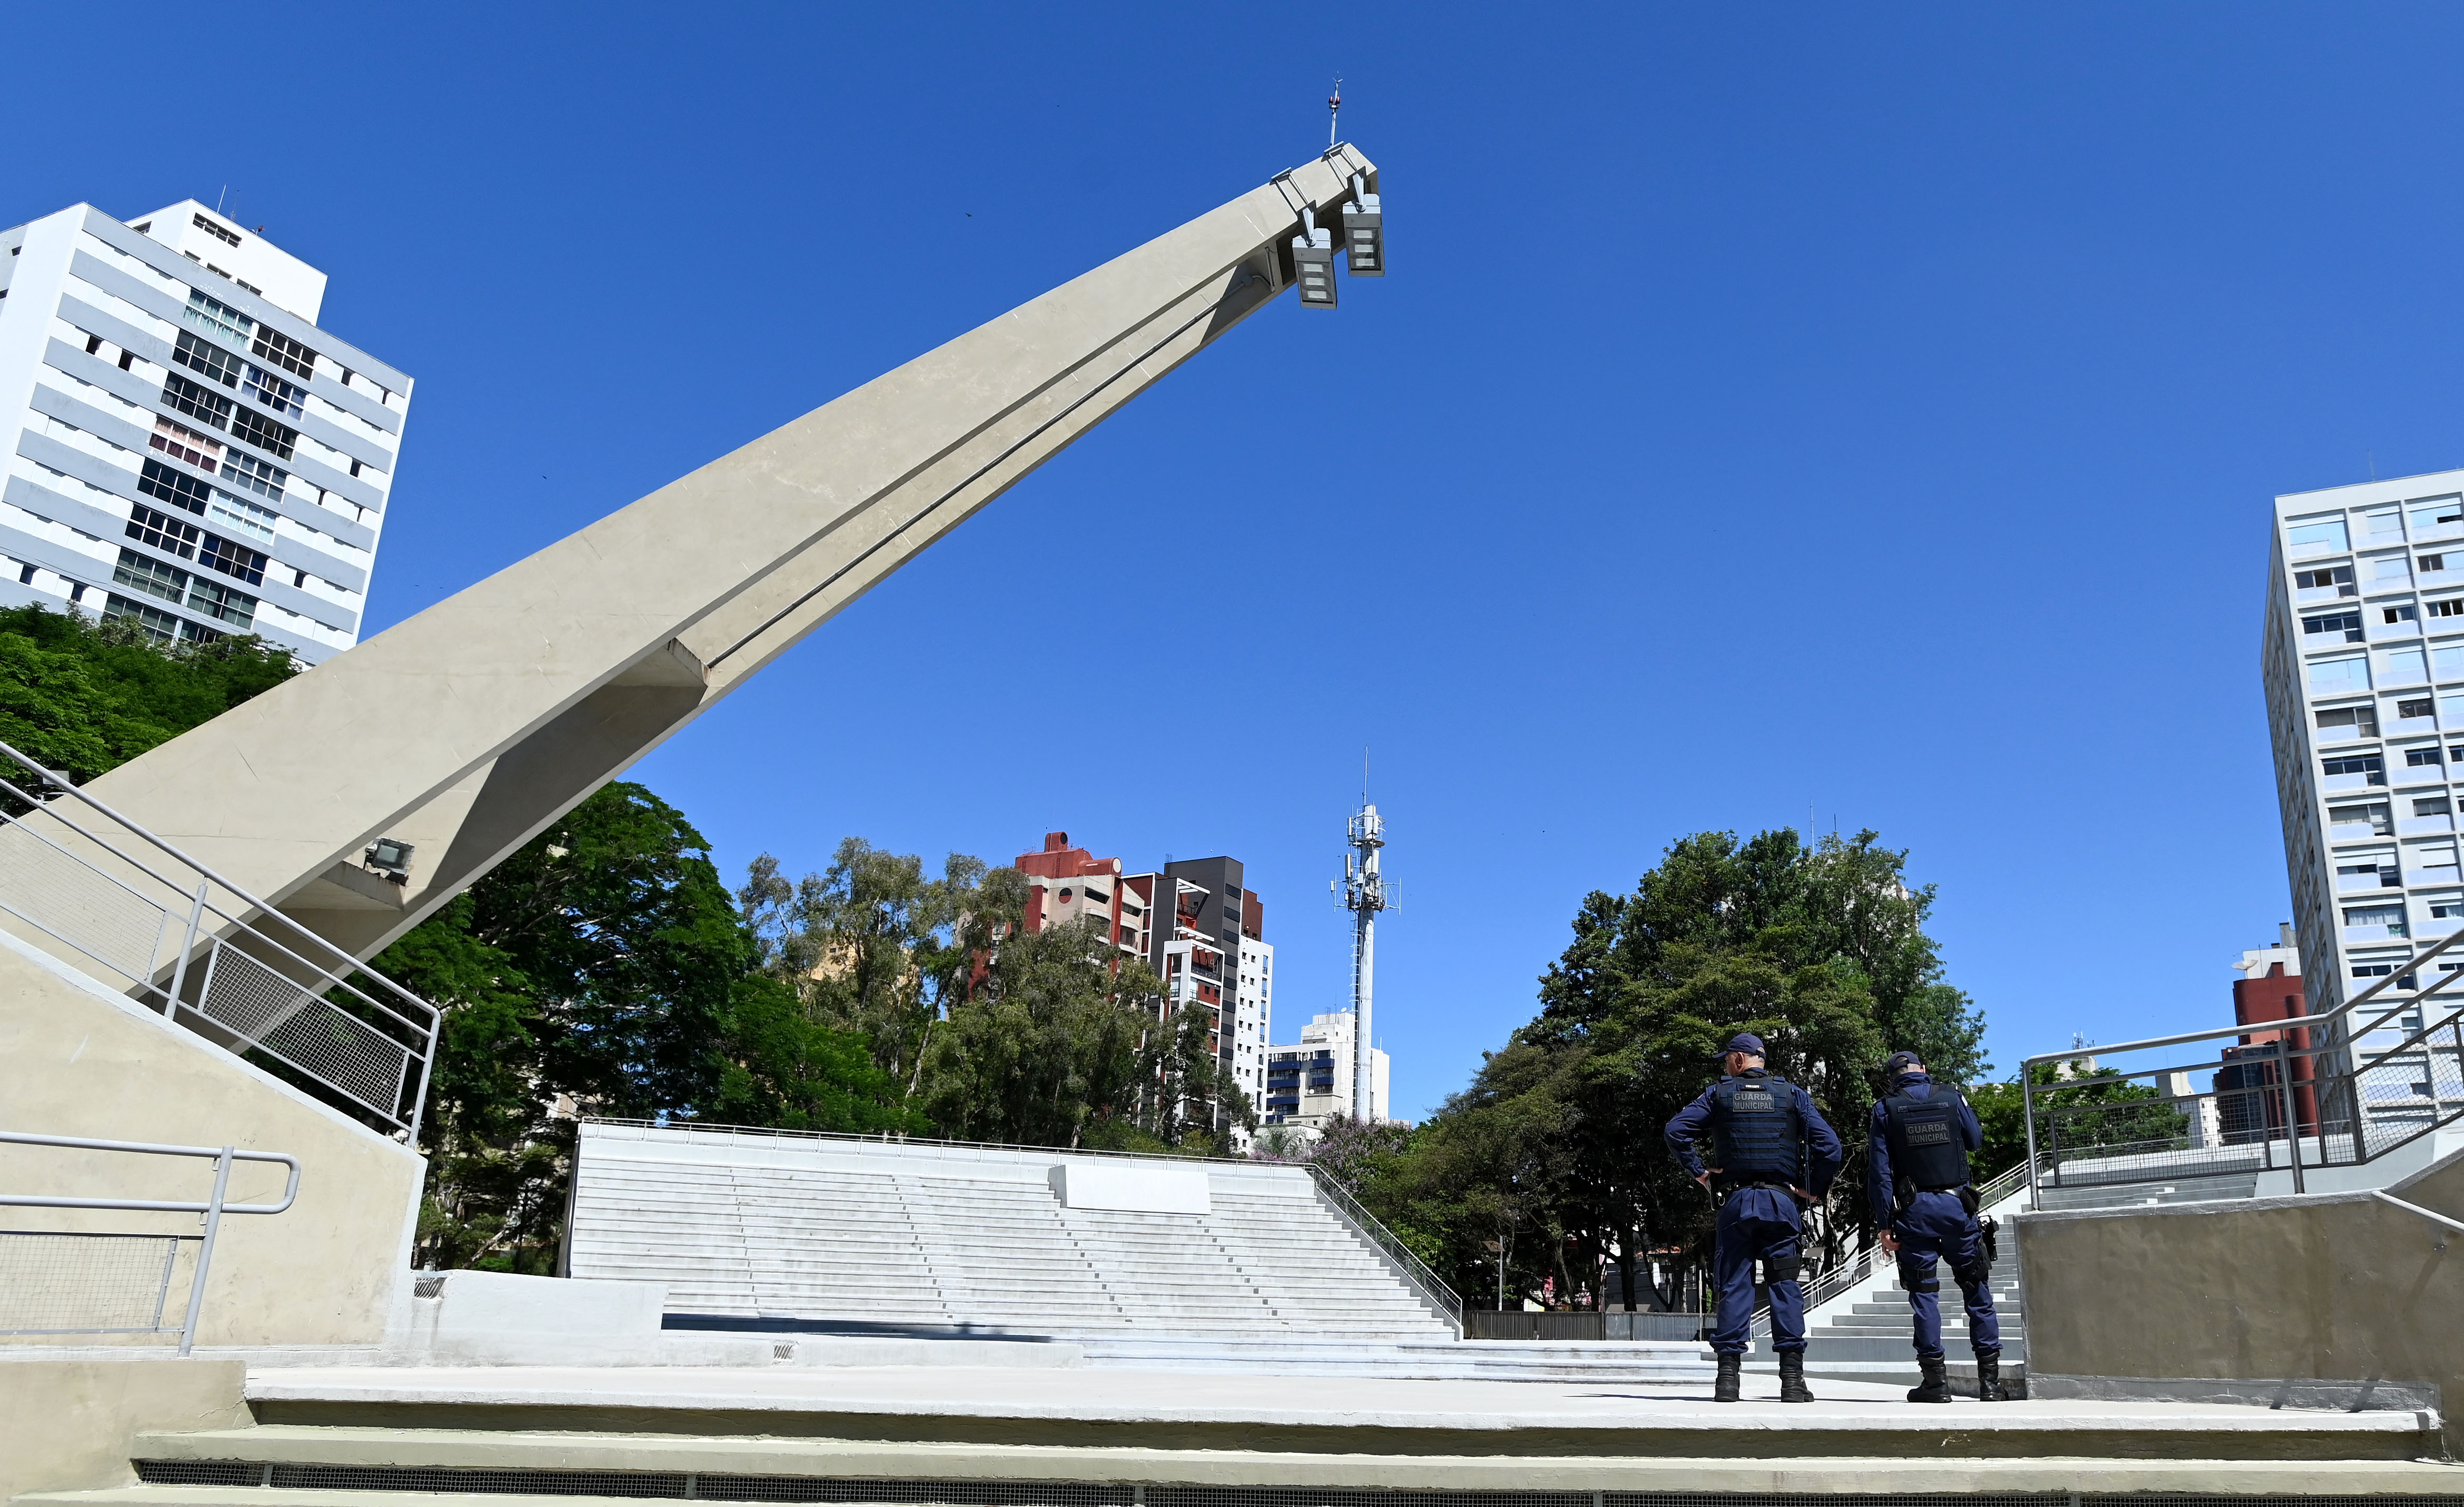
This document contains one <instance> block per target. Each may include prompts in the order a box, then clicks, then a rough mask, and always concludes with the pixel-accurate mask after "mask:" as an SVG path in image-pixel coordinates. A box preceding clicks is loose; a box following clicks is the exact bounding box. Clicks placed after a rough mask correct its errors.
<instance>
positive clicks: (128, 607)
mask: <svg viewBox="0 0 2464 1507" xmlns="http://www.w3.org/2000/svg"><path fill="white" fill-rule="evenodd" d="M102 615H103V616H105V617H108V618H117V619H119V620H121V621H122V622H129V623H135V624H136V625H137V626H138V627H140V628H142V629H143V630H145V636H146V637H148V638H151V639H153V640H154V641H155V642H156V643H158V644H168V643H174V642H176V641H178V639H179V638H180V636H181V630H183V629H185V628H187V627H188V625H187V624H186V623H184V622H182V621H180V620H179V619H178V618H176V617H173V616H172V615H171V614H170V613H168V612H165V611H164V610H163V609H161V608H156V607H147V606H146V605H145V604H144V603H143V602H132V601H130V600H129V599H128V598H126V597H124V596H121V594H120V593H119V592H117V591H115V592H113V593H111V595H110V596H109V597H108V598H106V599H105V601H104V603H103V608H102Z"/></svg>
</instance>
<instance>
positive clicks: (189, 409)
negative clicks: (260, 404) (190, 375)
mask: <svg viewBox="0 0 2464 1507" xmlns="http://www.w3.org/2000/svg"><path fill="white" fill-rule="evenodd" d="M163 406H164V407H165V408H166V409H178V410H180V411H181V412H183V413H186V414H187V415H188V416H189V417H190V418H192V419H196V420H198V421H200V422H201V423H205V424H209V425H211V426H212V427H213V428H215V429H229V428H230V427H231V399H229V398H227V397H224V396H223V395H222V394H221V393H219V392H214V391H210V390H209V389H208V388H201V387H199V386H197V385H196V384H195V383H193V382H190V381H189V380H188V379H187V378H186V377H183V376H180V375H177V374H176V373H175V374H173V375H171V376H168V377H165V378H164V379H163Z"/></svg>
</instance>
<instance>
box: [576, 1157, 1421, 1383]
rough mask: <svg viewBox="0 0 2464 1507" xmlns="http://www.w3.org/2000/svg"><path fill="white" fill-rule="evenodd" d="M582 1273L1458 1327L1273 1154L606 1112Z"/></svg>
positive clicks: (894, 1306) (1000, 1317)
mask: <svg viewBox="0 0 2464 1507" xmlns="http://www.w3.org/2000/svg"><path fill="white" fill-rule="evenodd" d="M566 1266H567V1274H569V1275H572V1276H577V1277H595V1278H605V1279H610V1280H618V1281H635V1282H657V1283H661V1284H664V1285H665V1286H666V1287H667V1289H668V1311H669V1313H671V1314H679V1315H681V1314H691V1315H701V1316H716V1317H722V1318H735V1319H748V1320H760V1319H782V1320H801V1321H806V1322H816V1323H825V1324H831V1325H837V1326H845V1327H849V1328H855V1327H862V1326H880V1327H884V1328H899V1327H908V1328H915V1329H929V1330H949V1329H961V1330H964V1329H975V1330H985V1331H993V1332H1001V1333H1033V1334H1057V1335H1086V1334H1122V1333H1135V1332H1144V1333H1150V1334H1177V1333H1198V1334H1209V1333H1211V1334H1227V1333H1228V1334H1243V1335H1249V1334H1257V1335H1264V1334H1278V1333H1280V1334H1291V1333H1296V1332H1323V1333H1351V1334H1375V1335H1378V1336H1381V1337H1384V1338H1389V1339H1392V1338H1407V1337H1425V1338H1444V1339H1451V1338H1453V1335H1454V1330H1453V1326H1452V1324H1451V1323H1450V1322H1449V1321H1448V1320H1447V1319H1444V1318H1441V1316H1440V1315H1439V1314H1438V1313H1437V1312H1436V1311H1435V1310H1433V1309H1432V1308H1431V1307H1430V1306H1429V1305H1428V1304H1426V1303H1425V1302H1423V1301H1422V1300H1421V1299H1420V1297H1419V1295H1418V1294H1417V1292H1416V1291H1415V1290H1414V1289H1413V1288H1412V1287H1411V1286H1409V1285H1408V1284H1407V1283H1406V1282H1405V1281H1404V1280H1403V1279H1402V1278H1401V1276H1400V1275H1398V1274H1397V1273H1396V1272H1395V1271H1394V1269H1393V1268H1392V1267H1391V1266H1389V1265H1388V1263H1387V1259H1386V1257H1385V1256H1384V1254H1383V1253H1382V1252H1378V1251H1377V1250H1376V1249H1375V1247H1373V1246H1371V1245H1370V1244H1369V1243H1368V1242H1367V1241H1365V1240H1363V1239H1362V1238H1360V1236H1358V1235H1357V1234H1355V1233H1354V1232H1353V1230H1352V1229H1351V1227H1350V1226H1349V1225H1347V1224H1346V1223H1345V1222H1344V1221H1343V1220H1342V1219H1341V1218H1340V1217H1339V1216H1338V1215H1337V1214H1336V1213H1335V1212H1334V1210H1333V1209H1332V1208H1330V1207H1328V1206H1327V1204H1326V1203H1324V1202H1323V1201H1322V1200H1321V1198H1320V1197H1319V1194H1318V1191H1317V1187H1316V1185H1315V1183H1314V1181H1313V1180H1312V1179H1311V1177H1310V1175H1309V1172H1308V1171H1307V1170H1306V1169H1304V1168H1301V1167H1296V1166H1277V1165H1273V1164H1269V1163H1201V1162H1194V1161H1183V1160H1178V1159H1171V1158H1151V1159H1150V1158H1124V1157H1097V1156H1073V1155H1070V1154H1068V1153H1066V1152H1059V1151H1050V1152H1045V1151H1022V1150H1002V1149H994V1148H988V1147H968V1146H940V1145H925V1144H913V1145H911V1144H903V1143H898V1142H883V1141H858V1140H852V1139H850V1140H832V1139H825V1138H816V1137H800V1136H794V1135H785V1134H769V1133H763V1132H759V1131H745V1132H715V1131H701V1130H686V1129H673V1128H662V1127H649V1126H641V1125H623V1124H610V1123H596V1122H593V1123H585V1124H584V1125H583V1127H582V1135H581V1141H580V1146H579V1151H578V1154H577V1159H576V1164H575V1174H574V1200H573V1215H572V1222H571V1226H570V1230H569V1233H568V1235H567V1256H566Z"/></svg>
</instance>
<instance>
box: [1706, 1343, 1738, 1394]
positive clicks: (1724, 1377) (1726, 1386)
mask: <svg viewBox="0 0 2464 1507" xmlns="http://www.w3.org/2000/svg"><path fill="white" fill-rule="evenodd" d="M1745 1363H1746V1358H1745V1357H1744V1356H1741V1355H1735V1354H1731V1353H1729V1352H1727V1351H1722V1352H1721V1354H1720V1379H1719V1380H1718V1381H1716V1382H1713V1383H1712V1384H1711V1401H1713V1402H1715V1403H1733V1402H1735V1401H1736V1400H1737V1388H1738V1385H1739V1384H1740V1383H1741V1381H1742V1380H1743V1379H1742V1378H1741V1377H1739V1376H1738V1374H1737V1372H1738V1370H1739V1368H1740V1367H1742V1366H1743V1365H1744V1364H1745Z"/></svg>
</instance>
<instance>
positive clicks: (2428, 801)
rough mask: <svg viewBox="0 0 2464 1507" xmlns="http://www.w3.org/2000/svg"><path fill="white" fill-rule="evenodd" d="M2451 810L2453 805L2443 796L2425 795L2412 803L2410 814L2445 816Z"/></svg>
mask: <svg viewBox="0 0 2464 1507" xmlns="http://www.w3.org/2000/svg"><path fill="white" fill-rule="evenodd" d="M2452 810H2453V804H2452V803H2451V802H2450V801H2449V800H2448V798H2447V797H2446V796H2443V795H2425V796H2421V797H2419V798H2418V799H2416V800H2415V801H2414V802H2413V803H2412V814H2413V815H2415V816H2445V815H2448V814H2449V813H2450V812H2451V811H2452Z"/></svg>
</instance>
